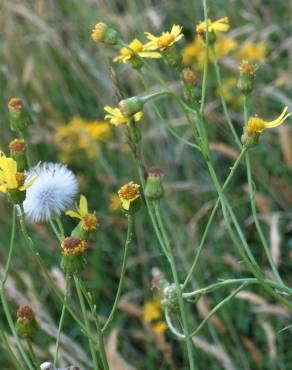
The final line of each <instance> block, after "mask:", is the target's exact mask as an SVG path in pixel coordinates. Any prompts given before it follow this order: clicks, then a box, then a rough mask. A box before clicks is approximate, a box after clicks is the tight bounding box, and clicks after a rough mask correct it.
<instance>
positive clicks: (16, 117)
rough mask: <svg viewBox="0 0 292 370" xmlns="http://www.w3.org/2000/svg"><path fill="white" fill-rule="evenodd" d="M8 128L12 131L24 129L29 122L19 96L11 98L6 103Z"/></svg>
mask: <svg viewBox="0 0 292 370" xmlns="http://www.w3.org/2000/svg"><path fill="white" fill-rule="evenodd" d="M8 110H9V119H10V128H11V130H12V131H24V130H25V129H26V128H27V127H28V126H29V124H30V121H29V118H28V115H27V112H26V110H25V108H24V105H23V102H22V100H21V99H20V98H12V99H10V101H9V103H8Z"/></svg>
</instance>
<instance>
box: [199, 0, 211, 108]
mask: <svg viewBox="0 0 292 370" xmlns="http://www.w3.org/2000/svg"><path fill="white" fill-rule="evenodd" d="M203 8H204V20H205V23H206V32H205V34H206V42H205V60H204V72H203V81H202V96H201V106H200V112H201V113H202V114H203V113H204V107H205V100H206V89H207V80H208V66H209V31H208V9H207V1H206V0H203Z"/></svg>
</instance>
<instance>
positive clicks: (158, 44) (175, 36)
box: [144, 24, 184, 51]
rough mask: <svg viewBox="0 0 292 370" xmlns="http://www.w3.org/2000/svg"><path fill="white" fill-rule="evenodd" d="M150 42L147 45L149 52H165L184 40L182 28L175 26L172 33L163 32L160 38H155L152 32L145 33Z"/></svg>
mask: <svg viewBox="0 0 292 370" xmlns="http://www.w3.org/2000/svg"><path fill="white" fill-rule="evenodd" d="M144 33H145V35H146V37H147V39H148V40H149V42H148V43H147V44H146V45H145V48H147V50H161V51H164V50H166V49H168V48H170V47H171V46H172V45H174V44H175V43H176V42H178V41H179V40H180V39H182V38H183V36H184V35H183V34H182V27H181V26H179V25H177V24H174V25H173V26H172V28H171V31H170V32H162V34H161V35H160V36H155V35H153V34H152V33H150V32H144Z"/></svg>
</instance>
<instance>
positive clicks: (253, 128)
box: [247, 117, 265, 135]
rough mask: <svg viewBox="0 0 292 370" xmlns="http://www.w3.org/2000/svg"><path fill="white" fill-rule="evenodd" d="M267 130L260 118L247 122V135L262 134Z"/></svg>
mask: <svg viewBox="0 0 292 370" xmlns="http://www.w3.org/2000/svg"><path fill="white" fill-rule="evenodd" d="M264 128H265V124H264V121H263V120H262V119H261V118H259V117H251V118H250V119H249V120H248V122H247V134H248V135H252V134H255V133H261V132H262V131H263V130H264Z"/></svg>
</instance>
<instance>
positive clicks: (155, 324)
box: [143, 296, 167, 334]
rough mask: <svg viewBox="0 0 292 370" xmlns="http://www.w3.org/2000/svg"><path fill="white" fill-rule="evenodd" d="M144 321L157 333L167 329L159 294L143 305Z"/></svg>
mask: <svg viewBox="0 0 292 370" xmlns="http://www.w3.org/2000/svg"><path fill="white" fill-rule="evenodd" d="M143 321H144V322H145V323H147V324H149V325H150V327H151V328H152V329H153V331H154V332H155V333H156V334H162V333H164V332H165V330H166V329H167V324H166V322H164V321H163V320H162V307H161V303H160V298H159V297H158V296H155V297H153V298H152V299H151V300H149V301H147V302H145V304H144V307H143Z"/></svg>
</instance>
